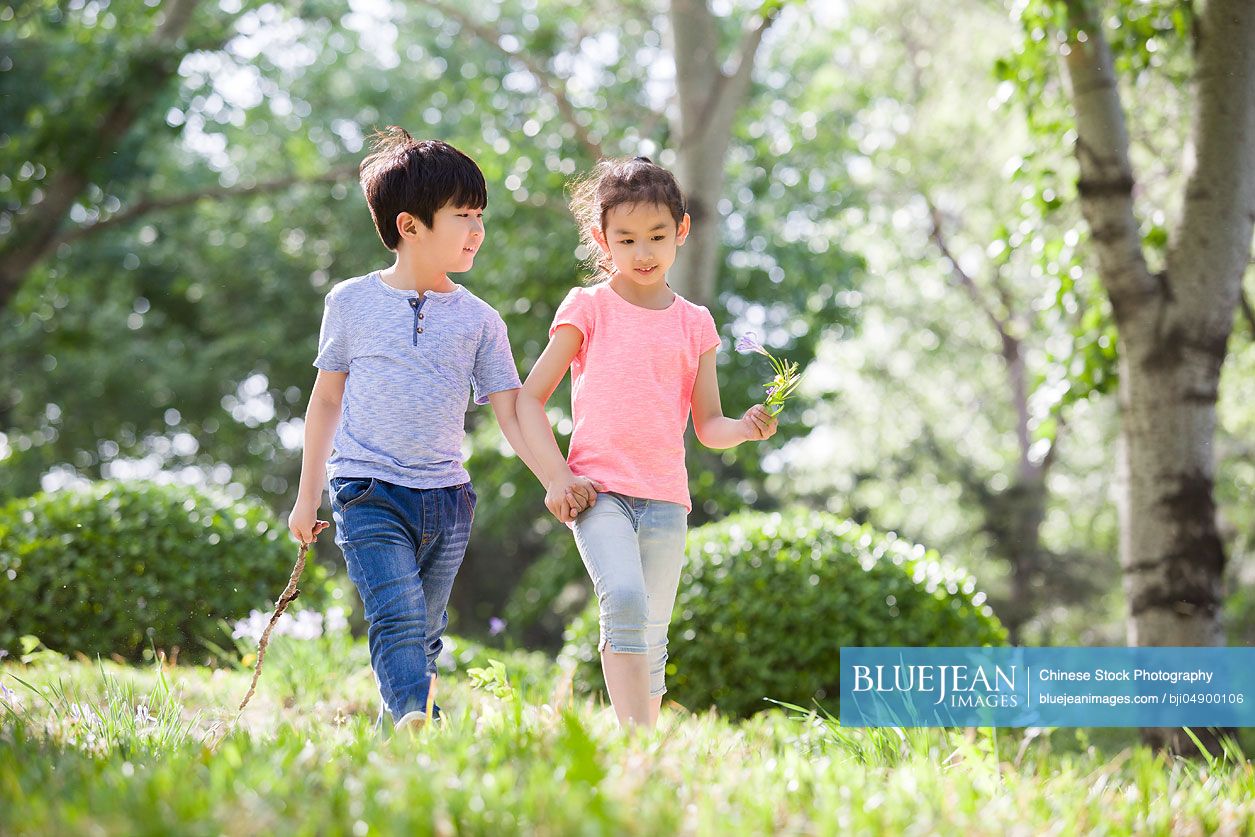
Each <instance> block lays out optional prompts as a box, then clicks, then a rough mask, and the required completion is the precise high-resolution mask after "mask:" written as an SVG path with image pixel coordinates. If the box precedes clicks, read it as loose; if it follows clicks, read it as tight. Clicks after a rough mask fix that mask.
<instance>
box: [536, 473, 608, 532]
mask: <svg viewBox="0 0 1255 837" xmlns="http://www.w3.org/2000/svg"><path fill="white" fill-rule="evenodd" d="M598 491H605V486H604V485H602V484H601V483H598V482H595V481H593V480H590V479H589V478H588V477H577V476H575V475H574V474H571V473H570V472H568V473H567V475H566V476H564V477H558V478H556V479H554V480H552V481H551V482H550V483H549V488H548V490H547V491H546V492H545V508H547V509H549V512H550V513H551V514H552V515H553V516H554V517H556V518H557V519H558V522H559V523H569V522H571V521H572V520H574V519H575V518H576V516H577V515H578V514H579V513H580V512H582V511H584V510H585V509H587V508H589V507H591V506H592V505H593V504H594V503H596V502H597V492H598Z"/></svg>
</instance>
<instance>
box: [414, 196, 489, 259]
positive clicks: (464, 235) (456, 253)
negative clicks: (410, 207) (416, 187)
mask: <svg viewBox="0 0 1255 837" xmlns="http://www.w3.org/2000/svg"><path fill="white" fill-rule="evenodd" d="M397 224H398V227H399V228H400V230H401V239H402V241H404V242H409V243H410V244H412V245H414V246H415V247H416V248H417V249H418V252H420V253H421V254H422V257H423V259H424V261H427V262H429V263H431V265H432V266H433V267H435V268H437V269H438V270H440V271H441V272H442V273H465V272H466V271H468V270H470V269H471V267H472V266H473V265H474V264H475V254H476V253H477V252H478V251H479V248H480V246H481V245H482V244H483V243H484V210H482V209H471V208H469V207H465V206H451V205H445V206H442V207H440V209H438V210H436V213H435V215H433V216H432V219H431V229H428V228H427V227H426V226H424V225H423V222H422V221H420V220H418V219H417V218H415V217H414V216H412V215H409V214H408V213H402V214H401V215H399V216H397Z"/></svg>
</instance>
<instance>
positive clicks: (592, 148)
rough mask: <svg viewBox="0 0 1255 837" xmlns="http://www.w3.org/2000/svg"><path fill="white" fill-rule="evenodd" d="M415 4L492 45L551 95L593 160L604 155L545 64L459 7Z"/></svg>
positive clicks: (428, 1) (440, 2) (435, 0)
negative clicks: (508, 43) (505, 42)
mask: <svg viewBox="0 0 1255 837" xmlns="http://www.w3.org/2000/svg"><path fill="white" fill-rule="evenodd" d="M419 3H421V4H422V5H424V6H428V7H430V8H432V9H435V10H436V11H437V12H439V13H440V14H441V15H443V16H444V17H446V18H448V19H449V20H452V21H454V22H455V23H457V24H458V26H459V27H460V28H462V29H463V30H465V31H467V32H470V33H471V34H472V35H474V36H475V37H477V38H479V39H480V40H481V41H483V42H484V43H485V44H487V45H488V46H491V47H493V48H494V49H496V50H497V51H498V52H500V53H501V54H502V55H504V56H506V58H508V59H509V60H511V61H513V62H514V63H516V64H518V65H519V66H520V67H522V68H523V69H525V70H526V71H527V72H528V73H529V74H530V75H531V77H532V78H533V79H535V80H536V83H537V84H538V85H540V87H541V88H542V89H544V91H545V92H546V93H548V94H549V95H550V96H551V97H553V100H554V102H555V103H556V104H557V106H558V112H559V113H561V114H562V118H563V119H565V120H566V122H567V124H569V125H570V126H571V128H572V129H573V130H574V131H575V136H576V137H577V138H578V139H579V141H580V143H581V144H582V145H583V146H584V149H585V150H586V151H587V152H588V154H589V155H591V156H592V158H593V159H595V160H596V159H600V158H601V157H604V156H605V154H604V153H603V151H602V148H601V144H600V143H598V142H597V141H596V140H594V139H593V138H592V136H591V135H590V134H589V133H588V129H587V128H586V127H585V126H584V125H583V124H582V123H581V122H580V120H579V118H578V114H577V109H576V107H575V105H574V104H572V103H571V100H570V99H569V98H568V97H567V95H566V83H567V80H566V79H564V78H562V77H561V76H558V75H556V74H555V73H553V72H552V71H550V70H549V68H547V67H545V66H544V65H543V64H541V62H539V61H537V60H536V59H535V58H534V57H533V56H532V55H530V54H529V53H527V52H526V51H524V50H518V51H511V50H508V49H506V48H505V47H503V46H502V45H501V33H500V32H498V31H496V30H495V29H492V28H491V27H489V26H486V25H484V24H483V23H480V22H479V21H477V20H475V19H474V18H473V17H471V16H470V15H469V14H467V13H466V12H465V11H463V10H462V9H460V8H458V7H455V6H452V5H450V4H449V3H446V2H444V0H419Z"/></svg>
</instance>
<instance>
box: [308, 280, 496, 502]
mask: <svg viewBox="0 0 1255 837" xmlns="http://www.w3.org/2000/svg"><path fill="white" fill-rule="evenodd" d="M314 366H316V367H318V368H319V369H324V370H326V371H328V372H347V373H348V377H347V378H346V379H345V384H344V400H343V403H342V408H341V415H340V426H339V427H338V428H337V430H336V436H335V442H334V448H335V449H334V451H333V452H332V454H331V458H330V459H329V460H328V462H327V476H328V478H329V479H332V478H335V477H363V478H366V477H374V478H377V479H382V480H385V481H387V482H391V483H394V484H396V485H404V486H406V487H409V488H444V487H447V486H451V485H460V484H461V483H464V482H468V481H469V480H470V476H469V475H468V474H467V472H466V469H465V468H464V467H463V466H462V439H463V437H464V435H465V432H466V411H467V407H468V404H469V403H470V400H471V396H472V395H473V396H474V402H475V403H476V404H487V403H488V396H489V395H491V394H493V393H495V392H502V391H504V390H510V389H518V388H519V387H520V386H521V383H520V382H519V374H518V369H517V368H516V367H515V365H514V357H513V355H512V354H511V353H510V341H509V338H508V336H507V334H506V326H505V322H504V321H503V320H502V319H501V315H499V314H498V313H497V312H496V311H495V310H494V309H493V308H492V306H490V305H488V303H486V302H484V301H483V300H481V299H480V298H479V297H477V296H475V294H473V293H471V292H470V291H469V290H467V289H466V288H465V287H462V286H460V285H459V286H457V287H456V288H455V289H454V290H452V291H448V292H445V293H436V292H433V291H425V292H423V293H422V294H419V293H418V292H416V291H406V290H400V289H398V288H394V287H392V286H390V285H388V284H387V283H385V282H384V281H383V279H382V278H381V277H380V275H379V273H378V272H375V273H370V274H368V275H366V276H361V277H358V278H356V279H349V280H347V281H344V282H341V283H339V284H337V285H336V286H335V287H334V288H332V289H331V291H330V293H328V294H327V298H326V308H325V309H324V311H323V321H322V331H321V333H320V335H319V339H318V357H317V358H316V359H315V360H314Z"/></svg>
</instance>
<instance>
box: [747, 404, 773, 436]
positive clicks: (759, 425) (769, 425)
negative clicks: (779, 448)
mask: <svg viewBox="0 0 1255 837" xmlns="http://www.w3.org/2000/svg"><path fill="white" fill-rule="evenodd" d="M741 422H742V423H743V424H744V425H745V434H746V435H745V440H746V441H747V442H761V441H763V440H764V439H770V438H771V437H772V436H774V435H776V426H777V424H778V422H777V421H776V417H775V416H773V415H771V414H770V413H768V412H767V408H766V407H764V406H763V405H762V404H755V405H754V406H753V407H750V408H749V409H748V410H746V411H745V415H743V416H741Z"/></svg>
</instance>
